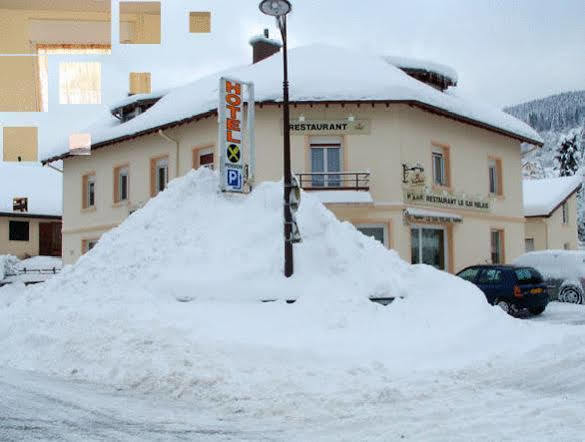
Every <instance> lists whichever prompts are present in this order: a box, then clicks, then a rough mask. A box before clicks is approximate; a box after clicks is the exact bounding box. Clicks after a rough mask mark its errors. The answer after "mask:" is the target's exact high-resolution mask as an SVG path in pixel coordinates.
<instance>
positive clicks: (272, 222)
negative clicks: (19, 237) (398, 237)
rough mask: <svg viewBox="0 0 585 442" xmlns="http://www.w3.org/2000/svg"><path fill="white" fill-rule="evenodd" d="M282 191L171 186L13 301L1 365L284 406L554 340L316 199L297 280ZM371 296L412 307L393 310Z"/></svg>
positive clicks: (4, 326)
mask: <svg viewBox="0 0 585 442" xmlns="http://www.w3.org/2000/svg"><path fill="white" fill-rule="evenodd" d="M281 186H282V185H281V184H277V183H264V184H262V185H260V186H258V187H257V188H256V190H255V191H254V192H253V193H252V194H251V195H249V196H232V195H223V194H221V193H219V192H218V191H217V187H218V178H217V175H216V174H215V173H214V172H212V171H209V170H207V169H205V168H202V169H200V170H198V171H193V172H191V173H189V174H188V175H187V176H185V177H183V178H180V179H177V180H175V181H173V182H171V183H170V184H169V188H168V189H167V190H166V191H164V192H162V193H161V194H160V195H159V196H158V197H156V198H154V199H152V200H151V201H150V202H149V203H148V204H147V205H146V206H145V207H144V208H142V209H141V210H139V211H137V212H135V213H134V214H133V215H131V216H130V217H129V218H128V219H127V220H126V221H125V222H124V223H123V224H122V225H120V226H119V227H118V228H116V229H114V230H112V231H111V232H109V233H107V234H105V235H104V236H103V237H102V239H101V240H100V242H99V243H98V244H97V246H96V247H95V248H94V249H93V250H91V251H90V252H89V253H87V254H86V255H84V256H83V257H82V258H80V259H79V261H78V263H77V264H75V265H74V266H68V267H65V268H64V269H63V271H62V272H61V273H60V274H59V275H57V276H56V277H54V278H52V279H51V280H49V281H47V282H46V283H44V284H42V285H40V286H36V287H32V288H27V289H24V288H23V289H22V293H21V295H20V296H19V297H15V296H14V293H13V292H11V293H10V296H9V297H8V298H9V299H10V302H6V303H4V305H3V304H1V303H0V365H1V364H5V365H9V366H13V367H17V368H23V369H31V370H42V371H46V372H51V373H57V374H60V375H62V376H74V377H80V378H85V379H91V380H95V381H99V382H105V383H113V384H117V385H121V386H125V387H133V388H139V389H142V390H149V389H162V390H164V391H170V392H173V393H175V394H177V395H181V394H183V393H188V394H194V395H197V396H198V397H203V398H207V399H209V400H210V401H217V402H222V401H223V402H222V403H228V402H229V403H230V404H236V405H237V403H236V402H234V400H246V398H248V399H249V398H250V397H251V396H253V397H255V398H260V399H262V400H264V399H266V400H267V401H268V402H270V403H273V402H274V403H279V404H281V403H283V402H280V401H287V400H291V399H290V397H287V396H286V391H291V389H293V390H295V391H299V390H301V391H305V392H306V391H309V390H310V391H320V392H327V391H330V390H337V389H340V388H349V387H348V386H350V385H351V388H358V390H356V391H361V390H359V385H360V384H362V383H368V382H376V381H375V380H374V381H372V379H378V377H379V376H381V375H385V374H381V373H388V372H392V373H394V374H395V373H407V372H411V371H412V370H416V369H420V370H422V369H429V368H442V367H453V366H455V367H459V366H461V365H462V364H468V363H470V362H475V361H481V360H484V361H485V360H490V359H492V358H493V357H494V356H496V355H498V354H502V353H507V352H513V353H517V352H519V351H521V350H528V349H530V348H534V346H535V345H537V344H542V343H543V342H546V339H541V338H536V336H537V335H538V333H537V332H539V331H540V330H541V329H542V328H543V327H540V328H539V330H535V327H533V326H531V324H526V323H521V322H520V321H516V320H513V319H511V318H509V317H507V316H506V315H505V314H503V312H501V311H499V310H498V309H497V308H494V307H491V306H489V305H488V304H487V303H486V301H485V298H484V296H483V294H482V293H481V292H479V290H477V289H476V288H475V287H474V286H472V285H471V284H469V283H467V282H465V281H462V280H460V279H458V278H456V277H453V276H450V275H448V274H446V273H443V272H439V271H437V270H435V269H433V268H431V267H428V266H421V265H418V266H411V265H409V264H407V263H405V262H404V261H402V260H401V259H400V258H399V257H398V256H397V254H396V253H394V252H392V251H388V250H386V249H385V248H384V247H383V246H382V245H381V244H379V243H378V242H376V241H375V240H373V239H371V238H368V237H365V236H363V235H362V234H360V233H359V232H358V231H357V230H356V229H355V228H354V227H353V226H352V225H350V224H348V223H343V222H340V221H338V220H337V219H336V218H335V217H334V216H333V214H331V213H330V212H329V211H328V210H327V209H326V208H325V207H324V206H323V205H322V204H321V203H320V202H319V201H318V200H317V199H316V198H313V197H312V196H311V195H310V194H303V199H302V203H301V207H300V210H299V224H300V226H299V227H300V230H301V232H302V235H303V243H302V244H300V245H297V246H295V274H294V276H293V277H292V278H290V279H289V280H287V279H285V278H284V277H283V276H282V255H283V253H282V206H281V204H282V187H281ZM11 290H14V289H13V288H12V289H11ZM5 293H7V292H5V289H0V299H2V298H3V296H4V294H5ZM371 296H395V297H404V299H398V300H397V301H395V302H394V303H392V304H390V305H389V306H381V305H378V304H375V303H372V302H370V301H369V300H368V297H371ZM292 298H294V299H297V300H298V301H297V302H296V303H294V304H287V303H286V302H284V301H283V300H285V299H292ZM262 299H279V300H280V301H275V302H267V303H262V302H260V300H262ZM511 336H513V339H510V337H511ZM267 398H269V399H267ZM260 399H259V400H260ZM236 405H234V406H236ZM287 406H288V407H290V406H291V404H290V403H288V405H287Z"/></svg>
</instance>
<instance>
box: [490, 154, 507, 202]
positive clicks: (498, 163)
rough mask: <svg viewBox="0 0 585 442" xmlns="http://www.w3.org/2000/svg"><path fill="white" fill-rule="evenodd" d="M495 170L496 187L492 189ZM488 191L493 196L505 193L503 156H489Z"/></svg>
mask: <svg viewBox="0 0 585 442" xmlns="http://www.w3.org/2000/svg"><path fill="white" fill-rule="evenodd" d="M492 169H493V170H494V174H495V176H494V187H495V188H494V189H493V191H492V172H491V170H492ZM488 192H489V194H490V195H492V196H494V195H495V196H503V195H504V179H503V171H502V160H501V158H498V157H494V156H488Z"/></svg>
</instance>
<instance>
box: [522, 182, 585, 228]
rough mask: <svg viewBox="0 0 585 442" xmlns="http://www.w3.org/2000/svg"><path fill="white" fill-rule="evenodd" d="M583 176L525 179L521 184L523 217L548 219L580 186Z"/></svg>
mask: <svg viewBox="0 0 585 442" xmlns="http://www.w3.org/2000/svg"><path fill="white" fill-rule="evenodd" d="M582 180H583V176H581V175H580V174H576V175H573V176H568V177H555V178H545V179H539V180H535V179H525V180H523V182H522V191H523V192H522V193H523V207H524V216H526V217H548V216H550V215H552V213H553V212H554V211H555V210H556V209H557V208H558V207H559V206H560V205H561V204H562V203H563V202H564V201H566V200H567V199H569V198H570V197H571V196H572V195H573V194H574V193H575V192H577V191H578V190H579V188H580V187H581V186H582Z"/></svg>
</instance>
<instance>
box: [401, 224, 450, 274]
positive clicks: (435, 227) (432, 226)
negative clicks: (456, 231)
mask: <svg viewBox="0 0 585 442" xmlns="http://www.w3.org/2000/svg"><path fill="white" fill-rule="evenodd" d="M409 227H410V231H411V238H410V247H411V249H412V229H417V230H418V232H419V233H418V235H419V237H418V257H419V262H418V263H414V264H421V262H420V260H421V259H422V250H423V249H422V246H423V244H422V241H421V233H422V232H421V230H422V229H428V230H442V231H443V251H444V255H445V256H444V258H443V259H444V261H443V262H444V263H445V268H444V269H442V270H444V271H448V269H449V241H448V238H447V228H446V227H445V226H441V225H437V224H411V225H410V226H409ZM410 261H411V262H412V257H411V259H410Z"/></svg>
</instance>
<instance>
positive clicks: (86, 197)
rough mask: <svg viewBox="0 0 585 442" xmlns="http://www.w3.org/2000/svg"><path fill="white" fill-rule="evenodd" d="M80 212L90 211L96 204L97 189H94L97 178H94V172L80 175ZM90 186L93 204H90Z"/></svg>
mask: <svg viewBox="0 0 585 442" xmlns="http://www.w3.org/2000/svg"><path fill="white" fill-rule="evenodd" d="M81 183H82V184H81V193H82V195H81V210H90V209H95V208H96V206H97V204H96V194H97V191H96V190H97V189H96V183H97V178H96V173H95V172H94V171H92V172H87V173H84V174H83V175H82V178H81ZM90 184H93V204H90V201H91V192H90V189H91V186H90Z"/></svg>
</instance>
